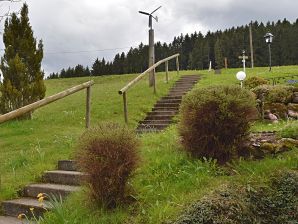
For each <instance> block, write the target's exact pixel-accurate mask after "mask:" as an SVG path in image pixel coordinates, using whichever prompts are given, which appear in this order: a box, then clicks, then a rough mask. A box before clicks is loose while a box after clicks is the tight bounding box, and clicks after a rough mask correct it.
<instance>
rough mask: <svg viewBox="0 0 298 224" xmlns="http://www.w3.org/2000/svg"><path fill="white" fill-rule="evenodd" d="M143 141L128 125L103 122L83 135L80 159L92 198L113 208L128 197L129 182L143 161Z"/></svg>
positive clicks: (80, 143) (80, 142) (79, 149)
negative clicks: (141, 145) (141, 154)
mask: <svg viewBox="0 0 298 224" xmlns="http://www.w3.org/2000/svg"><path fill="white" fill-rule="evenodd" d="M138 146H139V141H138V139H137V137H136V135H135V133H134V132H133V131H131V130H129V129H127V127H125V126H120V125H118V124H114V123H102V124H100V125H98V126H96V127H94V128H91V129H89V130H87V131H86V132H85V133H84V134H83V135H82V136H81V138H80V140H79V145H78V150H77V156H76V158H77V161H78V165H79V167H80V169H81V170H82V171H83V172H85V173H87V174H88V176H87V177H86V182H87V186H88V187H89V189H90V198H91V200H92V201H94V202H95V203H97V204H99V205H101V206H104V207H105V208H108V209H111V208H115V207H116V206H119V205H121V203H124V202H125V200H126V193H127V190H128V189H127V182H128V179H129V178H130V177H131V176H132V174H133V172H134V170H135V169H136V167H137V164H138V162H139V155H138Z"/></svg>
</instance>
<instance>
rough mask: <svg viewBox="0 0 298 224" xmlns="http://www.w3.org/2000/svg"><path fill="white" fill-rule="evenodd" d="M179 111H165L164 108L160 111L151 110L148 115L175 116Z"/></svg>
mask: <svg viewBox="0 0 298 224" xmlns="http://www.w3.org/2000/svg"><path fill="white" fill-rule="evenodd" d="M177 113H178V112H177V111H174V110H172V111H163V110H159V111H151V112H149V113H147V116H152V115H153V116H154V115H172V116H175V115H176V114H177Z"/></svg>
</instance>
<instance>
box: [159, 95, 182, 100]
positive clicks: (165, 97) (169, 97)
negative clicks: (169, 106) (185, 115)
mask: <svg viewBox="0 0 298 224" xmlns="http://www.w3.org/2000/svg"><path fill="white" fill-rule="evenodd" d="M171 99H182V96H164V97H162V98H161V100H171Z"/></svg>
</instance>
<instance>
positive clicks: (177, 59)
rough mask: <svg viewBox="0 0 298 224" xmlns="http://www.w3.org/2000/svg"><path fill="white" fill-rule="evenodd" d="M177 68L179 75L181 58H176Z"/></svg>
mask: <svg viewBox="0 0 298 224" xmlns="http://www.w3.org/2000/svg"><path fill="white" fill-rule="evenodd" d="M176 68H177V74H178V75H179V57H178V56H177V57H176Z"/></svg>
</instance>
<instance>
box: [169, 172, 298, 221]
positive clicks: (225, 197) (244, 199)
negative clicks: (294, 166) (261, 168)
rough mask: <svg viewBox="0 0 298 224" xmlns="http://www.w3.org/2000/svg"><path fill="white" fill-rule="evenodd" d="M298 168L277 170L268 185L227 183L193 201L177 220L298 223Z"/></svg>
mask: <svg viewBox="0 0 298 224" xmlns="http://www.w3.org/2000/svg"><path fill="white" fill-rule="evenodd" d="M297 220H298V172H297V171H285V170H283V171H280V172H278V173H274V175H272V178H271V180H270V183H269V185H268V186H266V187H259V186H248V187H246V188H244V187H242V186H240V187H236V186H225V187H224V188H223V189H221V190H219V191H215V192H214V193H213V194H211V195H209V196H206V197H204V198H203V199H202V200H200V201H198V202H197V203H195V204H193V205H192V206H191V207H190V208H189V209H188V211H186V212H185V213H184V214H183V215H182V216H180V218H179V219H178V220H177V221H176V222H174V224H194V223H196V224H211V223H214V224H247V223H252V224H257V223H264V224H265V223H271V224H284V223H297Z"/></svg>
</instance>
